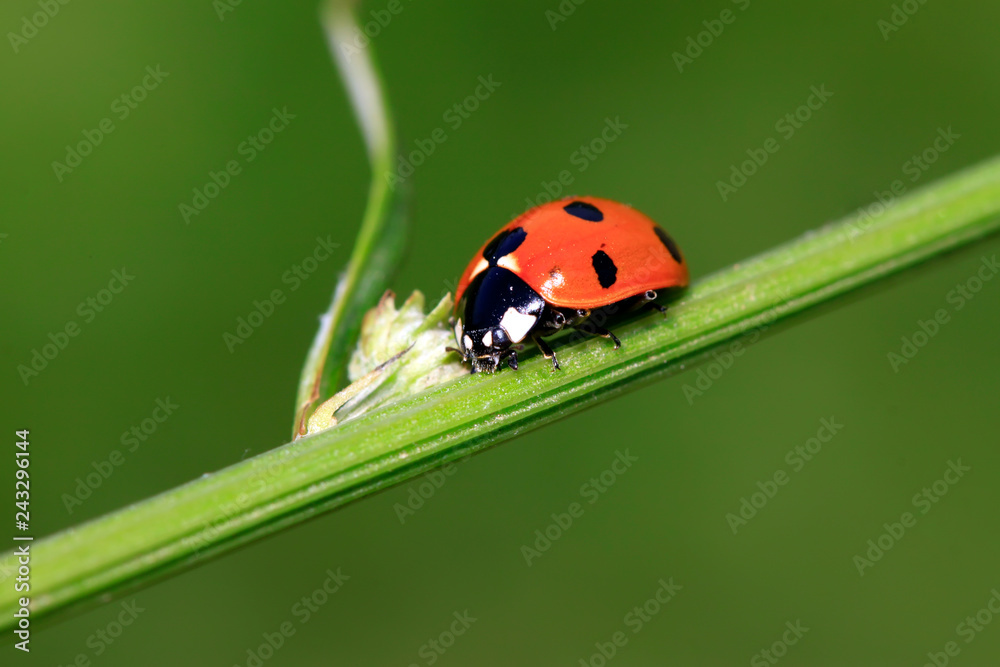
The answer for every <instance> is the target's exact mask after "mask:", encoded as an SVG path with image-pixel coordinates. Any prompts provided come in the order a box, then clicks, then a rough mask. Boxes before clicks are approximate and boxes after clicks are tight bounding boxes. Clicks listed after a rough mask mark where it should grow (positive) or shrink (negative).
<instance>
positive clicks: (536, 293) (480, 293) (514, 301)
mask: <svg viewBox="0 0 1000 667" xmlns="http://www.w3.org/2000/svg"><path fill="white" fill-rule="evenodd" d="M687 284H688V268H687V263H686V262H685V261H684V258H683V256H682V255H681V253H680V250H678V248H677V244H676V243H674V241H673V239H671V238H670V236H669V235H668V234H667V233H666V232H665V231H663V229H661V228H660V226H659V225H657V224H656V223H655V222H653V221H652V220H650V219H649V218H648V217H646V216H645V215H643V214H642V213H640V212H639V211H637V210H635V209H634V208H632V207H630V206H627V205H625V204H620V203H618V202H616V201H612V200H610V199H599V198H597V197H571V198H566V199H561V200H558V201H553V202H550V203H548V204H543V205H541V206H537V207H535V208H533V209H530V210H529V211H527V212H525V213H523V214H521V215H520V216H518V217H517V218H515V219H514V220H512V221H511V222H509V223H508V224H507V225H506V226H504V227H503V228H502V229H500V231H499V232H497V233H496V234H495V235H494V236H493V238H491V239H490V240H489V241H487V242H486V244H485V245H483V247H482V248H480V250H479V252H478V253H477V254H476V256H475V257H473V258H472V261H471V262H469V266H468V267H467V268H466V269H465V273H463V274H462V278H461V280H460V281H459V283H458V288H457V289H456V290H455V316H456V317H457V316H459V315H461V317H459V318H458V319H457V320H456V321H455V340H456V342H457V344H458V348H457V349H456V348H449V350H451V351H454V352H458V353H459V354H460V355H462V360H463V361H465V362H469V363H471V364H472V372H473V373H476V372H487V373H492V372H494V371H496V370H497V369H498V368H499V367H500V365H501V364H502V363H503V362H504V361H505V360H506V361H507V363H508V365H509V366H510V367H511V368H512V369H514V370H517V350H518V349H523V346H522V345H521V343H522V342H523V341H526V340H529V339H530V340H531V341H532V342H534V343H535V345H536V346H538V348H539V349H540V350H541V352H542V354H543V355H544V356H545V358H547V359H551V360H552V365H553V368H554V369H558V368H559V362H558V360H557V359H556V355H555V353H553V352H552V349H551V348H550V347H549V346H548V344H546V342H545V341H544V340H543V338H544V337H545V336H551V335H552V334H555V333H556V332H559V331H561V330H563V329H566V328H574V329H579V330H581V331H584V332H586V333H590V334H593V335H597V336H603V337H605V338H609V339H611V340H612V341H614V344H615V349H618V348H619V347H620V346H621V341H619V340H618V337H617V336H615V335H614V334H613V333H611V332H610V331H608V330H607V329H605V328H604V327H603V326H601V325H602V324H603V323H604V322H606V321H607V318H608V317H609V316H610V315H613V314H615V313H618V312H623V311H626V310H631V309H633V308H635V307H637V306H640V305H643V304H645V305H648V306H650V307H652V308H655V309H657V310H659V311H660V312H665V311H666V309H665V308H663V306H660V305H659V304H656V303H654V302H653V300H654V299H655V298H656V297H657V290H663V289H668V288H683V287H686V286H687Z"/></svg>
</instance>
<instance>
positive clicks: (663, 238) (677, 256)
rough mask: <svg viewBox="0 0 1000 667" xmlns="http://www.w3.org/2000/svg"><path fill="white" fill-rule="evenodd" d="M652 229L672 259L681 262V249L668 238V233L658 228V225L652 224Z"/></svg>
mask: <svg viewBox="0 0 1000 667" xmlns="http://www.w3.org/2000/svg"><path fill="white" fill-rule="evenodd" d="M653 231H654V232H656V235H657V236H658V237H659V238H660V243H662V244H663V245H664V246H666V248H667V252H669V253H670V256H671V257H673V258H674V261H675V262H677V263H678V264H680V263H681V262H683V261H684V260H683V259H682V258H681V251H680V250H679V249H678V248H677V244H676V243H674V240H673V239H672V238H670V235H669V234H667V233H666V232H665V231H663V230H662V229H660V226H659V225H656V226H654V227H653Z"/></svg>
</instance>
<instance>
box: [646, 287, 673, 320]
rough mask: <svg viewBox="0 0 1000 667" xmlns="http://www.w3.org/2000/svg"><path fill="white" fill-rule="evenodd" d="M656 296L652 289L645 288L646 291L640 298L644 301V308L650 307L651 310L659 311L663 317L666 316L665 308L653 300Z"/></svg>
mask: <svg viewBox="0 0 1000 667" xmlns="http://www.w3.org/2000/svg"><path fill="white" fill-rule="evenodd" d="M655 298H656V292H655V291H653V290H646V293H645V294H643V295H642V300H643V302H644V303H645V306H646V308H652V309H653V310H655V311H657V312H659V313H660V314H661V315H663V316H664V317H666V316H667V309H666V308H664V307H663V306H661V305H660V304H658V303H656V302H655V301H653V299H655Z"/></svg>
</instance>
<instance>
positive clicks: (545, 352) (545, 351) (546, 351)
mask: <svg viewBox="0 0 1000 667" xmlns="http://www.w3.org/2000/svg"><path fill="white" fill-rule="evenodd" d="M531 340H533V341H534V342H535V345H537V346H538V349H539V350H541V351H542V356H543V357H545V358H546V359H551V360H552V370H554V371H557V370H559V360H558V359H556V353H555V352H553V351H552V348H551V347H549V344H548V343H546V342H545V341H544V340H542V339H541V337H539V336H532V337H531Z"/></svg>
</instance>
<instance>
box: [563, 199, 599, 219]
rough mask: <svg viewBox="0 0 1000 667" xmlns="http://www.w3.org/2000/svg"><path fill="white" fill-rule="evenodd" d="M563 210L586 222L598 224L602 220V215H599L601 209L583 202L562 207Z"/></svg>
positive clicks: (574, 202)
mask: <svg viewBox="0 0 1000 667" xmlns="http://www.w3.org/2000/svg"><path fill="white" fill-rule="evenodd" d="M563 210H564V211H566V212H567V213H569V214H570V215H573V216H576V217H577V218H580V219H581V220H586V221H587V222H600V221H601V220H604V214H603V213H601V209H599V208H597V207H596V206H594V205H593V204H588V203H587V202H585V201H573V202H570V203H568V204H566V205H565V206H563Z"/></svg>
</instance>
